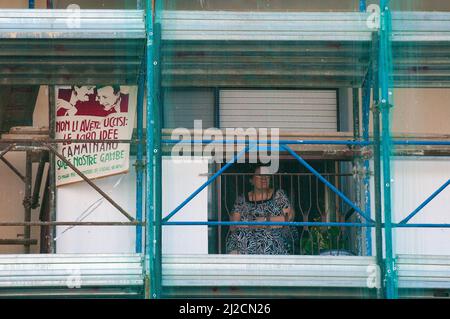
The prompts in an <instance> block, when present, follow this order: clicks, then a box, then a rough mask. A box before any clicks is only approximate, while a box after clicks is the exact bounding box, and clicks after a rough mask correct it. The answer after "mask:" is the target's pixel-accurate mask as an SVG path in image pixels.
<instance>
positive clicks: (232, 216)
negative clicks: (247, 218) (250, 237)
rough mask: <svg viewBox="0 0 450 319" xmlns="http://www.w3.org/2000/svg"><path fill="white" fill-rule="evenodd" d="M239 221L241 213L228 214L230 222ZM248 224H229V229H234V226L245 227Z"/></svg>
mask: <svg viewBox="0 0 450 319" xmlns="http://www.w3.org/2000/svg"><path fill="white" fill-rule="evenodd" d="M240 221H241V213H236V212H234V213H231V214H230V222H240ZM247 227H248V226H244V225H238V226H230V231H234V230H236V228H247Z"/></svg>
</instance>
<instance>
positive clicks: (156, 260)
mask: <svg viewBox="0 0 450 319" xmlns="http://www.w3.org/2000/svg"><path fill="white" fill-rule="evenodd" d="M152 2H153V1H152V0H147V2H146V4H147V10H146V29H147V43H146V60H147V61H146V62H147V63H146V67H147V73H146V89H147V95H146V98H147V103H146V106H147V110H146V111H147V119H146V131H147V135H146V154H147V163H146V192H145V213H146V222H147V224H146V232H145V237H146V240H145V298H147V299H150V298H151V299H158V298H160V297H161V149H160V145H161V138H160V132H161V129H160V120H159V119H160V116H159V114H160V110H159V108H160V107H159V105H160V103H159V87H160V85H159V83H160V77H159V76H158V74H159V60H158V59H159V54H158V53H159V49H158V46H159V42H160V41H159V40H158V36H156V37H155V34H154V31H155V28H154V15H153V3H152ZM156 29H158V28H156ZM155 40H156V41H155Z"/></svg>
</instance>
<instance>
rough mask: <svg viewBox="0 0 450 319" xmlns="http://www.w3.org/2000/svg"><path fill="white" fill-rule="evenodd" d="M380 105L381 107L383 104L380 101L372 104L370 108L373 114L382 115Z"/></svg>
mask: <svg viewBox="0 0 450 319" xmlns="http://www.w3.org/2000/svg"><path fill="white" fill-rule="evenodd" d="M380 105H381V103H380V102H379V101H377V102H374V103H373V104H372V106H371V107H370V110H371V111H372V113H380V110H381V108H380Z"/></svg>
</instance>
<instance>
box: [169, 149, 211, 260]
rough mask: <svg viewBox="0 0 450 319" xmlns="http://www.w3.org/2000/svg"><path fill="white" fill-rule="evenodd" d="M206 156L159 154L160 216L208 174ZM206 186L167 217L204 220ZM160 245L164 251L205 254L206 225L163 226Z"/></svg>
mask: <svg viewBox="0 0 450 319" xmlns="http://www.w3.org/2000/svg"><path fill="white" fill-rule="evenodd" d="M208 163H209V159H208V158H202V157H194V158H193V160H192V161H186V160H180V157H178V158H177V157H175V158H174V159H170V158H168V157H164V158H163V167H162V175H163V180H162V189H163V202H162V210H163V217H166V216H167V215H168V214H169V213H170V212H171V211H173V210H174V209H175V208H176V207H178V205H179V204H181V203H182V202H183V201H184V200H185V199H186V198H187V197H188V196H189V195H191V194H192V193H193V192H194V191H195V190H196V189H197V188H198V187H200V186H201V185H202V184H203V183H205V182H206V181H207V179H208V176H207V175H205V174H207V173H208ZM207 220H208V188H206V189H204V190H203V191H202V192H200V193H199V194H198V195H197V196H196V197H195V198H193V199H192V201H191V202H189V203H188V204H187V205H186V206H185V207H184V208H182V209H181V210H180V211H179V212H178V213H177V214H175V215H174V216H173V217H172V218H171V219H170V221H207ZM162 249H163V252H164V253H167V254H208V227H207V226H164V227H163V230H162Z"/></svg>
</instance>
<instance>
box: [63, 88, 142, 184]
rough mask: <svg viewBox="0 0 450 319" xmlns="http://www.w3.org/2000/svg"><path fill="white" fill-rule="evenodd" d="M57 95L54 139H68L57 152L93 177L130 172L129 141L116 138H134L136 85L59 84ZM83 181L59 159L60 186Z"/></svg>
mask: <svg viewBox="0 0 450 319" xmlns="http://www.w3.org/2000/svg"><path fill="white" fill-rule="evenodd" d="M55 95H56V96H55V101H56V131H55V138H56V139H64V140H67V142H65V143H60V144H58V152H59V153H60V154H62V155H63V156H64V157H66V158H67V159H68V160H69V161H70V162H71V163H72V164H73V165H74V166H75V167H77V168H78V169H79V170H80V171H81V172H82V173H83V174H85V175H86V176H87V177H88V178H90V179H95V178H100V177H104V176H110V175H115V174H120V173H125V172H127V171H128V169H129V153H130V144H129V143H117V142H114V141H115V140H129V139H131V137H132V134H133V128H134V121H135V114H136V100H137V87H136V86H113V85H109V86H100V85H98V86H57V87H56V88H55ZM71 140H98V141H96V142H85V143H76V142H71ZM100 140H101V141H107V142H101V141H100ZM81 180H82V178H81V177H80V176H78V174H76V173H75V172H74V171H73V170H72V169H71V168H70V167H69V166H68V165H67V163H65V162H64V161H63V160H61V159H59V158H56V185H57V186H61V185H65V184H70V183H74V182H78V181H81Z"/></svg>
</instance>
